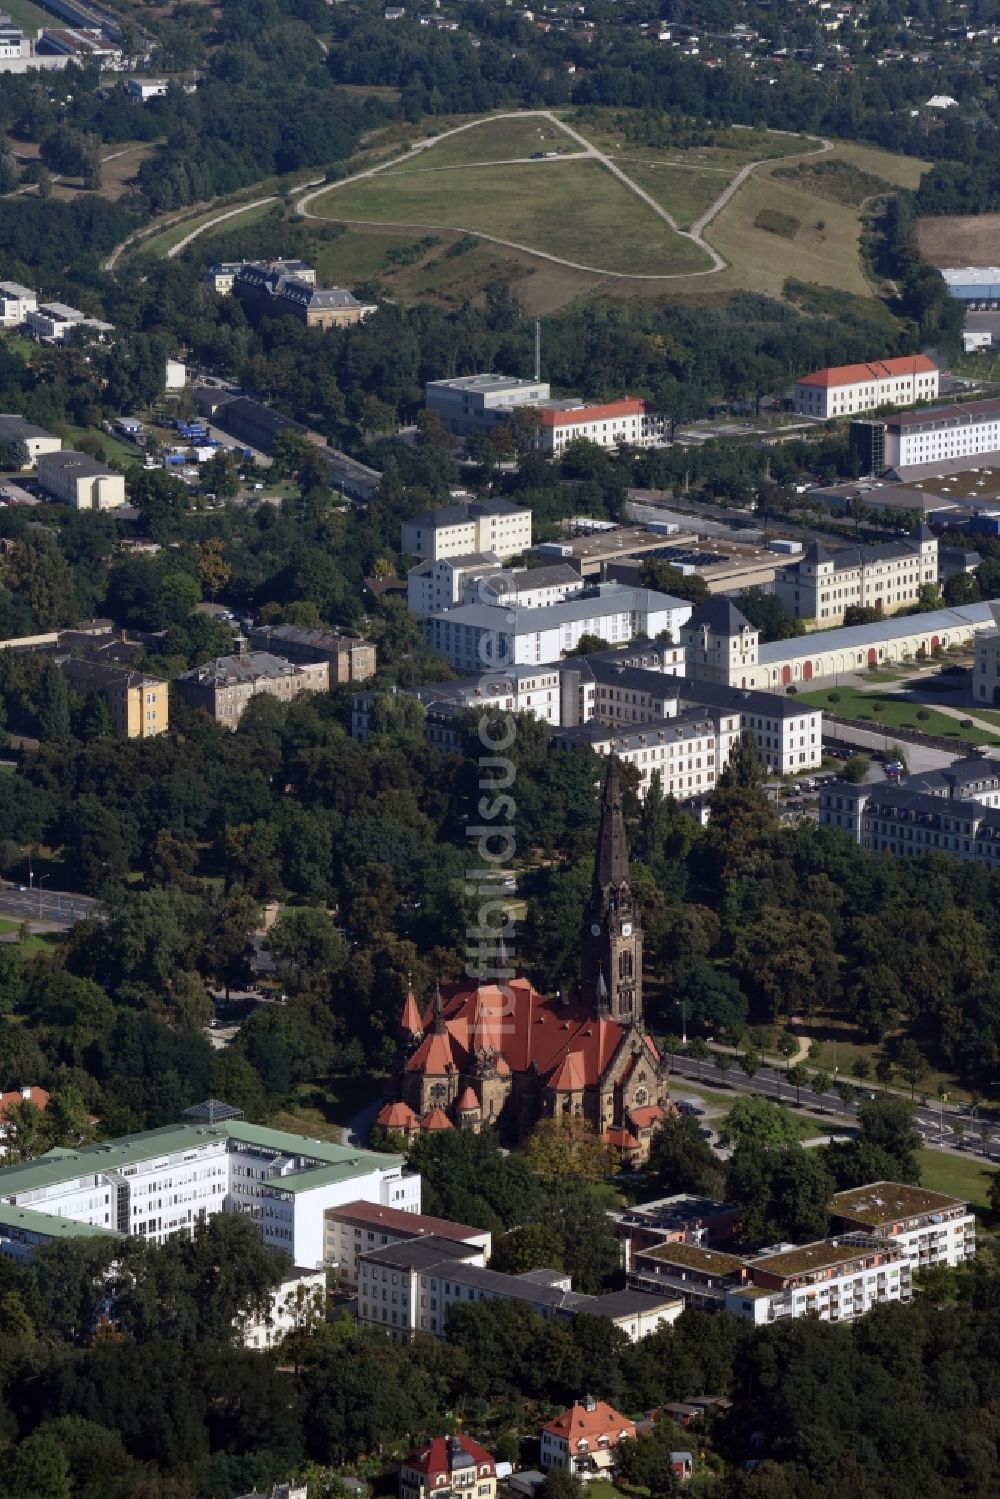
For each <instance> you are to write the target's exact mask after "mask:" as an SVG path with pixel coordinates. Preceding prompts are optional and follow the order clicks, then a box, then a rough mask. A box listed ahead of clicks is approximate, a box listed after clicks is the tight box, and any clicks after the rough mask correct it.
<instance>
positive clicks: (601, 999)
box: [594, 963, 609, 1015]
mask: <svg viewBox="0 0 1000 1499" xmlns="http://www.w3.org/2000/svg"><path fill="white" fill-rule="evenodd" d="M594 1001H595V1003H596V1005H597V1013H598V1014H599V1015H607V1014H608V1012H609V1005H608V986H607V984H606V983H605V982H604V964H603V963H602V964H601V965H600V967H599V968H598V971H597V983H596V985H595V987H594Z"/></svg>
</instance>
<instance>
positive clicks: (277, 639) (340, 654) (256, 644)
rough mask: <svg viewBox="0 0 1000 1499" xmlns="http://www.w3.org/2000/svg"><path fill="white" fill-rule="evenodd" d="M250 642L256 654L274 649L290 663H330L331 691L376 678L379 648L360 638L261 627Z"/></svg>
mask: <svg viewBox="0 0 1000 1499" xmlns="http://www.w3.org/2000/svg"><path fill="white" fill-rule="evenodd" d="M247 639H248V640H249V642H250V644H251V646H252V647H253V649H254V650H255V651H270V650H271V649H272V648H274V649H275V650H276V651H278V652H280V653H281V655H282V656H283V657H284V658H285V659H286V660H288V661H296V662H299V663H309V662H316V661H326V662H328V663H329V666H330V686H331V687H335V686H337V685H338V684H339V683H341V682H366V681H367V680H368V678H369V677H373V676H374V675H375V667H376V655H377V651H376V647H375V646H374V644H373V643H372V642H371V641H370V640H362V639H360V638H359V637H358V636H354V635H337V634H335V633H334V632H333V631H332V630H312V629H301V628H300V627H299V626H297V625H258V626H257V628H256V629H252V630H249V631H248V632H247Z"/></svg>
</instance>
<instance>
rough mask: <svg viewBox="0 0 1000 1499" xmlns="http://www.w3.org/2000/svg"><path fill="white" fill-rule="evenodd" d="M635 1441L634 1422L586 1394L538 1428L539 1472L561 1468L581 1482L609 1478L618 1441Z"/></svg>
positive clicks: (613, 1468)
mask: <svg viewBox="0 0 1000 1499" xmlns="http://www.w3.org/2000/svg"><path fill="white" fill-rule="evenodd" d="M634 1440H635V1422H634V1421H633V1420H631V1419H630V1418H629V1417H628V1416H623V1415H622V1414H621V1412H620V1411H617V1410H615V1408H614V1406H613V1405H608V1403H607V1401H605V1400H595V1399H594V1397H593V1396H592V1395H587V1396H586V1397H585V1398H584V1399H583V1400H579V1401H577V1402H576V1404H575V1405H571V1406H570V1408H569V1410H565V1411H562V1412H561V1413H560V1414H559V1415H558V1416H555V1417H554V1418H553V1419H552V1420H551V1421H546V1422H545V1424H544V1426H543V1427H542V1440H541V1449H540V1458H539V1465H540V1467H541V1468H542V1471H543V1472H546V1471H547V1470H548V1469H550V1468H561V1469H562V1470H563V1472H565V1473H572V1475H573V1476H574V1478H577V1479H579V1481H580V1482H581V1483H589V1482H590V1481H591V1479H594V1478H609V1477H612V1476H613V1475H614V1473H615V1470H616V1467H617V1458H616V1450H615V1449H616V1448H617V1447H618V1445H619V1443H620V1442H632V1441H634Z"/></svg>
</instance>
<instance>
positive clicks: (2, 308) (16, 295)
mask: <svg viewBox="0 0 1000 1499" xmlns="http://www.w3.org/2000/svg"><path fill="white" fill-rule="evenodd" d="M37 307H38V294H37V292H33V291H32V289H31V287H30V286H22V285H21V283H20V282H19V281H0V323H2V324H3V326H4V327H5V328H18V327H20V325H21V324H22V323H23V322H25V321H26V320H27V317H28V313H29V312H35V311H36V310H37Z"/></svg>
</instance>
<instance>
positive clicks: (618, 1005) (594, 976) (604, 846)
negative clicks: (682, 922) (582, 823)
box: [581, 755, 642, 1025]
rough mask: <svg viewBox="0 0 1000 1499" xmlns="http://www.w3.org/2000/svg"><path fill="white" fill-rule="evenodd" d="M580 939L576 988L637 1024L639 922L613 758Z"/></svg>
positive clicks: (600, 1009) (605, 1010)
mask: <svg viewBox="0 0 1000 1499" xmlns="http://www.w3.org/2000/svg"><path fill="white" fill-rule="evenodd" d="M582 937H583V940H582V942H581V953H582V959H583V965H582V973H581V979H582V984H581V987H582V991H583V995H584V998H585V999H586V1000H588V1001H589V1002H590V1004H591V1006H592V1007H593V1009H594V1012H595V1014H604V1015H609V1016H610V1017H611V1019H612V1020H617V1021H619V1022H620V1023H621V1024H622V1025H632V1024H635V1025H641V1024H642V926H641V923H640V920H639V913H638V910H637V909H636V906H635V902H634V901H633V899H632V886H631V885H630V883H629V877H628V845H627V844H626V842H625V820H624V818H623V817H622V793H621V786H620V784H619V779H618V757H617V756H616V755H612V756H611V757H610V759H609V761H608V769H607V774H606V776H605V779H604V791H603V793H602V797H601V824H600V828H599V830H598V834H597V857H596V859H595V861H594V880H593V885H592V886H591V893H590V901H589V904H588V906H587V909H586V912H585V913H584V919H583V934H582Z"/></svg>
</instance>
